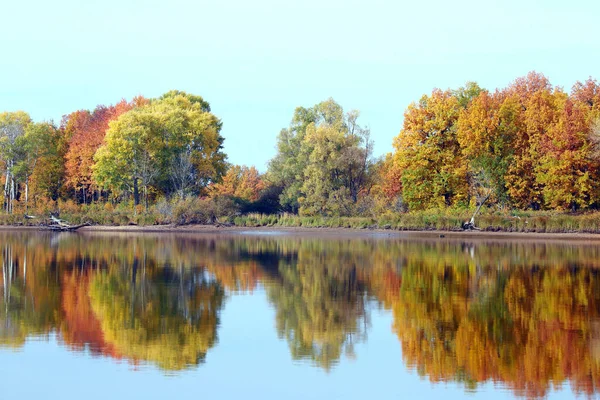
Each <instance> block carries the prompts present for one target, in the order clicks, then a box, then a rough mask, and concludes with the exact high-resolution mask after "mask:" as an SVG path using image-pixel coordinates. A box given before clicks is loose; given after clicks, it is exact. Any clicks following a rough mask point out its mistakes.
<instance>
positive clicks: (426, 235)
mask: <svg viewBox="0 0 600 400" xmlns="http://www.w3.org/2000/svg"><path fill="white" fill-rule="evenodd" d="M0 231H45V229H44V228H43V227H39V226H0ZM77 232H79V233H83V234H93V233H120V234H124V233H125V234H126V233H132V234H135V233H168V234H211V235H229V236H231V235H234V236H235V235H255V236H298V237H319V238H332V239H335V238H389V239H426V240H431V239H446V240H468V241H471V240H474V241H477V240H503V241H504V240H508V241H522V240H526V241H544V242H547V241H552V242H561V241H586V242H597V243H598V244H600V234H594V233H575V232H573V233H537V232H487V231H437V230H431V231H397V230H390V229H355V228H305V227H282V226H273V227H264V226H263V227H240V226H220V227H218V226H214V225H179V226H177V225H149V226H137V225H127V226H107V225H93V226H86V227H83V228H80V229H79V230H78V231H77Z"/></svg>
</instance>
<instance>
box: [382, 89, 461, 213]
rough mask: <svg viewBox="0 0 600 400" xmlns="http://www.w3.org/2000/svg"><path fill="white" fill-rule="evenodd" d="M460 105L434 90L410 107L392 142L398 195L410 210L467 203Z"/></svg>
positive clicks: (444, 93)
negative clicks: (398, 173)
mask: <svg viewBox="0 0 600 400" xmlns="http://www.w3.org/2000/svg"><path fill="white" fill-rule="evenodd" d="M459 113H460V104H459V102H458V100H457V98H456V97H455V96H454V95H453V94H452V92H450V91H441V90H438V89H436V90H434V91H433V92H432V93H431V95H430V96H423V97H422V98H421V100H420V101H419V102H418V103H413V104H411V105H410V106H409V107H408V109H407V110H406V112H405V113H404V124H403V128H402V131H401V132H400V134H399V135H398V136H397V137H396V138H395V139H394V148H395V150H396V153H395V154H394V163H395V164H396V165H397V166H398V168H399V170H400V171H401V174H402V195H403V198H404V200H405V201H406V202H407V203H408V205H409V207H410V208H411V209H424V208H428V207H446V206H450V205H454V204H458V203H461V202H465V201H467V198H468V183H467V163H466V161H465V160H464V158H463V156H462V154H461V149H460V145H459V142H458V138H457V136H456V131H457V126H456V122H457V120H458V116H459Z"/></svg>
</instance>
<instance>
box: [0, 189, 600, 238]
mask: <svg viewBox="0 0 600 400" xmlns="http://www.w3.org/2000/svg"><path fill="white" fill-rule="evenodd" d="M36 212H37V213H39V214H37V217H38V218H35V219H26V218H25V216H24V215H25V213H24V210H23V211H19V212H16V213H14V214H3V213H0V225H41V224H44V223H46V222H48V217H49V216H50V213H51V212H52V213H58V215H59V216H60V218H62V219H64V220H66V221H68V222H70V223H72V224H80V223H85V222H89V223H91V224H93V225H113V226H115V225H117V226H118V225H130V224H136V225H142V226H148V225H165V224H175V225H188V224H216V223H219V224H231V225H234V226H242V227H308V228H353V229H390V230H401V231H403V230H421V231H422V230H443V231H460V230H462V224H463V223H464V222H466V221H468V220H469V219H470V218H471V212H472V211H470V210H467V209H442V210H427V211H419V212H408V213H393V212H388V213H384V214H381V215H379V216H376V217H367V216H363V217H324V216H301V215H296V214H289V213H281V214H261V213H247V214H240V209H239V207H237V206H236V204H234V203H233V202H231V201H228V200H227V199H219V200H214V199H213V200H211V199H201V198H186V199H171V200H166V199H162V200H159V201H158V202H157V203H156V204H154V205H152V206H151V207H149V209H148V210H145V209H144V208H143V206H140V205H138V206H134V205H133V204H132V203H131V202H124V203H119V204H114V205H113V204H111V203H97V204H89V205H77V204H75V203H73V202H72V201H66V202H62V201H58V202H56V203H53V204H46V205H44V206H43V207H40V208H39V209H30V211H29V214H35V213H36ZM475 222H476V226H477V227H479V228H480V229H482V230H484V231H502V232H548V233H565V232H581V233H600V211H598V212H589V213H581V214H566V213H560V212H555V211H492V210H484V211H483V212H482V213H481V214H480V215H479V216H478V217H477V218H476V221H475Z"/></svg>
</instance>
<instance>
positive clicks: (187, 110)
mask: <svg viewBox="0 0 600 400" xmlns="http://www.w3.org/2000/svg"><path fill="white" fill-rule="evenodd" d="M220 130H221V122H220V121H219V119H218V118H217V117H215V116H214V115H213V114H211V113H210V112H207V111H204V109H203V106H202V104H201V103H200V102H198V101H191V100H190V99H189V97H187V96H184V95H181V94H177V95H173V96H171V95H169V96H166V97H165V98H163V99H159V100H154V101H152V102H151V103H150V104H148V105H145V106H142V107H137V108H134V109H133V110H131V111H128V112H126V113H124V114H122V115H121V116H120V117H119V118H118V119H117V120H116V121H114V122H112V123H111V124H110V128H109V130H108V132H107V134H106V140H105V144H104V145H103V146H102V147H100V148H99V149H98V151H97V153H96V155H95V160H96V165H95V170H94V176H95V179H96V180H97V182H99V183H100V184H101V185H102V186H104V187H107V188H110V189H112V190H114V191H115V192H123V191H128V192H133V194H134V199H135V203H136V204H139V195H138V193H139V191H138V190H139V186H141V187H142V189H143V195H144V202H145V204H146V207H147V205H148V192H149V189H150V188H151V187H152V188H154V189H155V190H157V191H159V192H162V193H164V194H166V195H170V194H171V193H178V194H180V195H181V196H182V197H183V196H184V195H185V194H186V193H199V192H200V191H201V190H202V189H203V188H204V187H206V186H207V185H208V184H209V183H211V182H214V181H219V180H220V178H221V176H222V175H223V174H224V173H225V170H226V168H227V163H226V156H225V154H224V153H223V152H222V147H223V140H224V139H223V137H222V136H221V135H220V134H219V132H220Z"/></svg>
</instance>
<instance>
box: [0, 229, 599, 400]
mask: <svg viewBox="0 0 600 400" xmlns="http://www.w3.org/2000/svg"><path fill="white" fill-rule="evenodd" d="M0 258H1V259H2V271H0V274H1V275H2V276H1V279H2V280H1V285H2V286H1V288H0V291H1V293H0V302H1V303H2V304H1V306H0V376H1V382H2V388H1V389H0V398H1V399H13V398H21V399H22V398H26V399H38V398H45V399H58V398H60V399H103V400H105V399H108V398H119V399H120V398H124V399H134V398H142V399H171V398H178V399H187V398H189V399H199V398H205V399H210V398H224V399H236V398H240V399H246V398H249V399H278V400H279V399H338V398H339V399H387V398H401V397H402V398H415V397H420V398H440V397H442V396H443V397H445V398H448V399H452V398H462V397H465V396H466V397H469V398H486V399H489V398H514V397H547V398H572V397H575V396H584V397H590V396H592V397H595V396H597V392H598V391H599V389H600V275H599V271H600V246H598V244H594V243H590V242H588V243H586V242H547V243H544V242H542V241H537V242H534V241H524V240H522V239H520V240H514V241H500V240H491V239H486V240H475V239H462V240H460V239H452V238H435V239H424V238H411V237H408V236H406V235H405V236H402V235H400V234H398V235H393V236H388V237H386V236H381V235H380V236H369V234H368V233H365V235H364V236H361V237H359V236H356V235H355V236H352V237H345V238H342V239H335V238H333V237H318V236H314V235H313V236H312V237H311V235H310V233H309V234H307V235H306V236H298V235H285V234H284V235H276V234H270V235H269V234H265V235H263V234H252V235H250V234H244V233H239V234H227V235H225V234H224V235H209V234H194V235H192V234H170V233H165V234H150V233H148V234H126V235H125V234H101V233H85V234H67V233H61V234H54V233H30V232H4V233H0Z"/></svg>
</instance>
